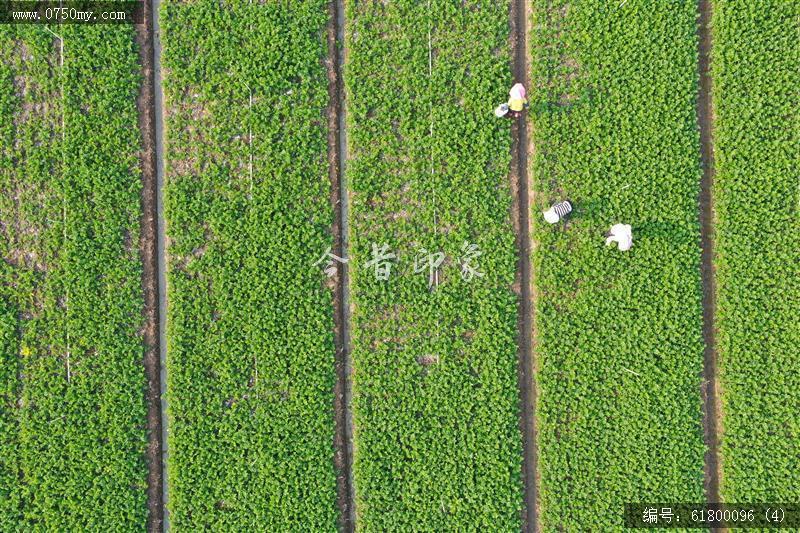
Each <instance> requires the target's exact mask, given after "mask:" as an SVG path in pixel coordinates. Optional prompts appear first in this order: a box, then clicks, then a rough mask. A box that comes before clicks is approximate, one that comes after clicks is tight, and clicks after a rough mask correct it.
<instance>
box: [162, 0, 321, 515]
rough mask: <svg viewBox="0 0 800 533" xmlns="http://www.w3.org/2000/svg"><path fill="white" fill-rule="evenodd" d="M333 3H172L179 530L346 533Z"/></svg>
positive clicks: (172, 425) (174, 493) (173, 510)
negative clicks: (329, 109)
mask: <svg viewBox="0 0 800 533" xmlns="http://www.w3.org/2000/svg"><path fill="white" fill-rule="evenodd" d="M326 6H327V4H326V2H324V1H322V0H306V1H298V2H266V3H261V2H253V3H248V2H243V1H242V2H234V3H229V4H226V5H225V6H222V7H221V6H220V4H219V3H218V2H212V1H201V2H192V3H190V4H187V3H182V2H173V1H169V2H166V3H165V4H164V5H163V8H162V21H163V22H162V24H163V38H164V43H165V46H166V48H165V50H164V58H163V59H164V70H165V73H166V75H165V94H166V107H167V111H168V118H167V124H166V126H167V133H166V137H167V139H166V142H167V156H166V161H167V180H166V181H167V183H166V188H165V196H166V198H165V203H166V219H167V234H168V236H169V249H168V250H167V252H168V255H169V259H168V297H169V309H168V332H167V335H168V371H167V378H168V402H169V403H168V409H169V413H168V416H169V432H170V435H169V463H168V477H169V508H170V526H171V527H172V528H173V529H175V530H177V531H196V530H209V529H210V530H217V531H335V530H336V524H337V508H336V477H335V476H336V474H335V471H334V463H333V458H334V457H333V454H334V450H333V437H334V431H333V427H334V426H333V394H332V391H333V386H334V379H335V371H334V370H335V369H334V355H335V354H334V345H333V317H332V293H331V291H330V289H329V288H327V287H326V286H325V279H324V277H323V272H322V268H321V267H314V266H313V264H314V262H315V261H316V260H317V259H318V258H319V257H321V256H322V255H323V253H324V252H325V250H326V249H327V248H328V247H329V246H331V245H332V242H333V239H332V237H331V235H330V227H331V223H332V220H333V214H332V210H331V207H330V201H329V198H330V183H329V180H328V176H327V168H328V167H327V160H326V153H327V143H326V130H325V124H326V121H325V115H324V113H325V108H326V106H327V102H328V97H327V79H326V74H325V69H324V64H323V60H324V57H325V55H326V46H325V41H324V28H325V25H326V23H327V10H326ZM248 87H249V88H251V89H252V91H253V104H252V110H251V109H250V108H249V101H250V92H249V90H248ZM250 131H252V152H251V144H250ZM251 153H252V155H253V174H252V179H251V178H250V168H249V167H250V164H249V161H250V154H251Z"/></svg>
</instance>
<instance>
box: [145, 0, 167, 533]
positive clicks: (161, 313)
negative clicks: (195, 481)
mask: <svg viewBox="0 0 800 533" xmlns="http://www.w3.org/2000/svg"><path fill="white" fill-rule="evenodd" d="M145 3H146V4H149V6H150V10H149V12H146V13H147V14H146V19H147V20H149V21H151V22H152V32H151V35H152V43H153V45H152V49H151V56H152V61H153V62H152V67H153V68H152V71H153V87H154V91H153V104H152V106H151V108H152V111H153V130H154V133H155V163H156V196H155V202H156V210H155V212H156V232H157V242H156V247H157V248H156V250H157V252H156V254H157V263H156V265H157V269H158V337H159V342H158V347H159V369H160V373H161V402H160V408H161V464H162V490H161V496H162V501H161V508H162V513H163V521H162V531H169V509H168V505H167V504H168V503H169V476H168V469H167V463H168V461H167V459H168V457H169V455H168V452H169V450H168V445H167V435H168V431H167V425H168V418H167V395H166V387H167V326H166V323H167V248H166V240H167V239H166V234H167V229H166V222H165V219H164V89H163V85H162V75H161V33H160V32H161V27H160V25H159V7H160V5H161V2H160V0H150V1H148V2H145Z"/></svg>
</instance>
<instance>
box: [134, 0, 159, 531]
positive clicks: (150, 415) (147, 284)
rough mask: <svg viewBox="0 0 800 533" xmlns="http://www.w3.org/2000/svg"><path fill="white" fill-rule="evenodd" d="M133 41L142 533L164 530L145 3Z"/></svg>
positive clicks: (151, 86)
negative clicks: (137, 71)
mask: <svg viewBox="0 0 800 533" xmlns="http://www.w3.org/2000/svg"><path fill="white" fill-rule="evenodd" d="M136 42H137V44H138V47H139V61H140V64H141V68H142V85H141V87H140V88H139V96H138V98H137V106H138V108H139V131H141V135H142V152H141V169H142V218H141V233H140V236H139V248H140V253H141V257H142V266H143V270H142V288H143V289H144V317H145V325H144V348H145V353H144V366H145V373H146V376H147V391H146V399H147V463H148V465H147V466H148V474H147V507H148V516H147V531H151V532H161V531H163V526H164V524H163V522H164V505H163V463H162V456H161V437H162V418H161V415H162V413H161V358H160V353H161V349H160V344H161V343H160V338H159V330H160V328H159V320H160V313H159V286H158V251H159V248H158V245H157V243H158V236H157V232H158V214H157V205H156V198H157V195H158V183H157V181H158V178H157V175H156V131H155V130H156V123H155V107H154V102H155V82H154V73H153V12H152V5H151V4H150V2H145V3H144V23H143V24H137V25H136Z"/></svg>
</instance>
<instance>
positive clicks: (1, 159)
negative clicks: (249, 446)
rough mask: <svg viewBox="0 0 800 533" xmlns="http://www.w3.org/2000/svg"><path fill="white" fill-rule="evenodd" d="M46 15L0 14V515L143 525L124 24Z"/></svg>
mask: <svg viewBox="0 0 800 533" xmlns="http://www.w3.org/2000/svg"><path fill="white" fill-rule="evenodd" d="M57 31H58V32H59V35H60V36H61V37H62V38H63V39H64V48H63V63H62V59H61V58H62V55H61V43H60V40H59V38H57V37H55V36H54V35H53V34H51V33H49V32H48V31H46V30H45V29H44V27H42V26H27V25H26V26H23V25H20V26H6V25H0V137H1V140H0V190H2V194H1V195H0V259H2V260H1V261H0V349H2V353H0V376H2V380H1V383H2V385H0V387H2V388H1V389H0V391H1V392H0V416H1V417H2V418H1V419H0V530H2V531H26V530H27V531H31V530H50V531H59V530H60V531H69V530H73V531H76V530H81V529H94V530H113V529H123V530H133V529H142V528H144V526H145V520H146V517H147V506H146V489H147V483H146V473H147V470H146V465H145V456H144V449H145V399H144V394H143V392H142V391H143V389H144V386H145V374H144V368H143V366H142V351H143V348H142V337H141V333H140V331H139V330H140V328H141V327H142V325H143V322H144V320H143V318H142V306H143V302H142V288H141V287H142V285H141V284H142V278H141V264H140V259H139V216H140V203H139V193H140V177H139V171H138V158H137V153H138V151H139V146H140V137H139V132H138V129H137V111H136V94H137V91H138V85H139V71H138V65H137V60H136V57H137V56H136V50H135V47H134V46H135V45H134V39H133V31H132V28H131V27H125V26H65V27H62V28H58V29H57ZM87 501H91V502H92V503H91V505H87V504H86V502H87Z"/></svg>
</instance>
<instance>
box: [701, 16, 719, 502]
mask: <svg viewBox="0 0 800 533" xmlns="http://www.w3.org/2000/svg"><path fill="white" fill-rule="evenodd" d="M698 7H699V10H700V13H699V15H700V17H699V21H698V29H697V33H698V42H699V63H698V68H699V75H700V86H699V92H698V95H697V122H698V124H699V126H700V152H701V160H702V167H703V176H702V178H701V181H700V199H699V207H700V245H701V247H702V254H701V277H702V283H703V340H704V341H705V351H704V355H703V359H704V382H705V386H704V387H703V403H704V406H703V407H704V414H703V430H704V434H705V441H706V446H707V447H708V451H707V452H706V457H705V491H706V500H707V501H708V502H711V503H716V502H719V501H720V490H719V485H720V476H721V473H720V462H719V461H720V458H719V443H720V436H721V414H720V413H721V412H720V404H719V382H718V370H717V342H716V328H715V325H714V320H715V319H714V316H715V311H716V282H715V272H714V199H713V196H712V191H713V186H714V148H713V131H714V109H713V102H712V100H711V87H712V80H711V72H710V56H711V13H712V9H713V6H712V2H711V0H699V3H698Z"/></svg>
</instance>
